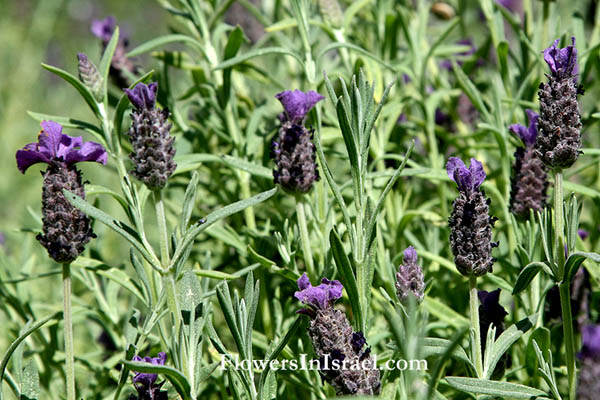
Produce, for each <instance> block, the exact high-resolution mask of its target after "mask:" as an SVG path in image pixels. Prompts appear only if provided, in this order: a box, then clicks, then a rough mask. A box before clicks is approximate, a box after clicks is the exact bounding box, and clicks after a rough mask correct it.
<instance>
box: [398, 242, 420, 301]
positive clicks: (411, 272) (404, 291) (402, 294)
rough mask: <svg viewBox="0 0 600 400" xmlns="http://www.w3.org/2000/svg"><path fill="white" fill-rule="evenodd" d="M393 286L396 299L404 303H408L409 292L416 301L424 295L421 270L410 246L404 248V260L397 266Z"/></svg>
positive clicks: (413, 249) (415, 254) (414, 252)
mask: <svg viewBox="0 0 600 400" xmlns="http://www.w3.org/2000/svg"><path fill="white" fill-rule="evenodd" d="M395 286H396V295H397V296H398V300H400V302H401V303H402V304H404V305H406V304H408V301H409V296H410V295H411V294H412V295H414V297H415V299H416V300H417V303H420V302H421V301H423V298H424V297H425V281H424V276H423V270H422V269H421V267H420V266H419V265H418V264H417V251H416V250H415V248H414V247H412V246H408V248H407V249H406V250H404V262H403V263H402V264H401V265H400V266H399V267H398V272H397V273H396V285H395Z"/></svg>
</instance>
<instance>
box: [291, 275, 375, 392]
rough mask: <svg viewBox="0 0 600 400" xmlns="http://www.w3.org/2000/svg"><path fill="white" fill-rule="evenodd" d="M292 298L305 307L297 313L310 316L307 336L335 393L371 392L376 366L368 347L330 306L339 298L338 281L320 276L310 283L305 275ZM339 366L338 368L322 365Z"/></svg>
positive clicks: (339, 286)
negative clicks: (320, 277)
mask: <svg viewBox="0 0 600 400" xmlns="http://www.w3.org/2000/svg"><path fill="white" fill-rule="evenodd" d="M298 289H299V291H297V292H296V293H295V295H294V296H295V297H296V298H297V299H298V300H300V301H301V302H302V303H303V304H305V305H307V306H308V308H305V309H302V310H300V311H299V312H300V313H303V314H306V315H308V316H310V318H311V321H310V327H309V329H308V333H309V335H310V338H311V341H312V344H313V348H314V350H315V353H316V355H317V357H319V361H320V366H321V376H322V377H323V378H324V379H325V380H326V381H327V382H329V383H330V384H331V385H332V386H333V387H334V388H335V391H336V393H337V395H373V394H378V393H379V388H380V386H381V383H380V380H379V369H377V366H376V365H375V362H374V361H373V358H372V357H371V348H370V347H366V348H365V346H367V341H366V339H365V337H364V335H363V333H362V332H354V331H353V330H352V327H351V326H350V322H348V319H347V318H346V315H345V314H344V313H343V312H342V311H340V310H336V309H335V308H334V307H333V305H334V303H335V301H336V300H337V299H339V298H340V297H342V290H343V286H342V284H341V283H340V282H339V281H337V280H334V281H330V280H329V279H327V278H323V280H322V281H321V284H320V285H318V286H312V285H311V284H310V281H309V279H308V276H306V274H303V275H302V276H301V277H300V278H299V279H298ZM336 363H337V364H338V365H340V366H341V367H340V368H324V366H327V365H329V366H333V365H335V364H336Z"/></svg>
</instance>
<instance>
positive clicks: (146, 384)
mask: <svg viewBox="0 0 600 400" xmlns="http://www.w3.org/2000/svg"><path fill="white" fill-rule="evenodd" d="M132 361H144V362H147V363H150V364H153V365H165V362H166V361H167V354H166V353H164V352H162V351H161V352H160V353H158V354H157V355H156V357H148V356H146V357H144V358H142V357H140V356H133V358H132ZM134 373H135V376H134V377H133V384H134V385H135V387H136V388H150V387H152V385H154V382H156V379H158V375H157V374H150V373H146V372H137V371H134Z"/></svg>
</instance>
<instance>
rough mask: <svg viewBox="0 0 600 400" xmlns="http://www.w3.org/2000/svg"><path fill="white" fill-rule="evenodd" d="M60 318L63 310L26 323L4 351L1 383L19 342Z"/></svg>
mask: <svg viewBox="0 0 600 400" xmlns="http://www.w3.org/2000/svg"><path fill="white" fill-rule="evenodd" d="M60 318H62V311H58V312H55V313H54V314H51V315H48V316H47V317H45V318H42V319H41V320H39V321H38V322H36V323H35V324H34V323H32V321H29V322H28V323H27V324H26V325H25V327H24V328H23V332H22V333H21V334H20V335H19V337H18V338H16V339H15V341H14V342H12V343H11V344H10V346H8V349H7V350H6V353H4V357H3V358H2V363H0V384H1V383H2V381H4V371H5V370H6V366H7V365H8V361H9V360H10V356H11V355H12V354H13V353H14V352H15V350H16V349H17V347H19V344H21V342H23V340H25V339H27V337H28V336H29V335H31V334H32V333H33V332H35V331H37V330H38V329H40V328H41V327H42V326H44V325H45V324H46V323H48V322H49V321H51V320H57V321H58V320H59V319H60ZM0 400H2V390H0Z"/></svg>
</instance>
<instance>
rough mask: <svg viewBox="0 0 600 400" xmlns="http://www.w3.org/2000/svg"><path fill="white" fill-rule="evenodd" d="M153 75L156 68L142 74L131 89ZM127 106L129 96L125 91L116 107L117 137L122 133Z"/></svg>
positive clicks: (115, 124)
mask: <svg viewBox="0 0 600 400" xmlns="http://www.w3.org/2000/svg"><path fill="white" fill-rule="evenodd" d="M152 75H154V70H151V71H150V72H148V73H146V74H144V75H143V76H141V77H140V78H139V79H138V80H137V81H135V82H133V83H132V84H131V85H130V86H129V89H133V88H134V87H135V85H137V84H138V83H140V82H144V83H146V82H148V81H149V80H150V78H152ZM127 107H129V98H128V97H127V95H126V94H125V93H123V94H122V95H121V98H120V99H119V102H118V103H117V107H116V108H115V117H114V119H113V121H114V123H113V131H114V134H115V135H116V136H117V137H118V135H120V134H121V126H122V125H123V115H124V114H125V110H127Z"/></svg>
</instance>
